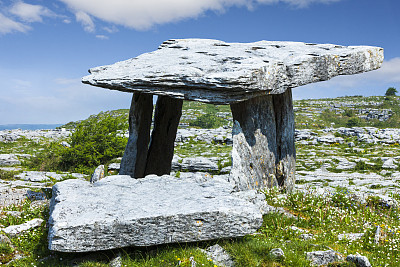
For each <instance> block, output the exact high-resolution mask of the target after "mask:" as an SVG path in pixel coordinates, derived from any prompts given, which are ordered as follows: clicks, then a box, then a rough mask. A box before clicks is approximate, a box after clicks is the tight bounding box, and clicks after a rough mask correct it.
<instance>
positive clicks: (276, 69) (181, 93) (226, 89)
mask: <svg viewBox="0 0 400 267" xmlns="http://www.w3.org/2000/svg"><path fill="white" fill-rule="evenodd" d="M382 62H383V49H382V48H380V47H372V46H340V45H333V44H311V43H301V42H278V41H260V42H255V43H225V42H223V41H219V40H210V39H180V40H168V41H165V42H164V43H163V44H161V45H160V47H159V49H158V50H157V51H154V52H150V53H145V54H142V55H140V56H138V57H135V58H132V59H129V60H126V61H122V62H117V63H115V64H113V65H108V66H102V67H97V68H92V69H90V71H89V72H90V73H91V74H90V75H88V76H86V77H84V78H83V79H82V81H83V83H87V84H91V85H94V86H99V87H104V88H108V89H112V90H119V91H126V92H142V93H148V94H157V95H166V96H169V97H173V98H179V99H186V100H195V101H202V102H208V103H216V104H232V103H236V102H239V101H243V100H247V99H250V98H253V97H257V96H262V95H267V94H282V93H284V92H285V91H286V90H287V89H288V88H294V87H298V86H301V85H305V84H309V83H314V82H318V81H324V80H328V79H330V78H332V77H334V76H337V75H350V74H356V73H361V72H366V71H370V70H374V69H378V68H379V67H380V66H381V64H382Z"/></svg>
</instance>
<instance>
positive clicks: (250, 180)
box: [231, 95, 278, 190]
mask: <svg viewBox="0 0 400 267" xmlns="http://www.w3.org/2000/svg"><path fill="white" fill-rule="evenodd" d="M231 110H232V116H233V121H234V124H233V129H232V137H233V147H232V171H231V179H233V181H234V182H235V184H236V185H237V189H239V190H247V189H258V188H264V187H272V186H278V180H277V178H276V161H277V159H278V152H277V143H276V142H277V139H276V122H275V120H276V119H275V111H274V105H273V96H272V95H267V96H262V97H256V98H252V99H250V100H247V101H243V102H240V103H237V104H232V105H231Z"/></svg>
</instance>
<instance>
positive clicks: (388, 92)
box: [385, 87, 397, 96]
mask: <svg viewBox="0 0 400 267" xmlns="http://www.w3.org/2000/svg"><path fill="white" fill-rule="evenodd" d="M396 94H397V90H396V88H394V87H389V88H388V89H387V90H386V93H385V96H395V95H396Z"/></svg>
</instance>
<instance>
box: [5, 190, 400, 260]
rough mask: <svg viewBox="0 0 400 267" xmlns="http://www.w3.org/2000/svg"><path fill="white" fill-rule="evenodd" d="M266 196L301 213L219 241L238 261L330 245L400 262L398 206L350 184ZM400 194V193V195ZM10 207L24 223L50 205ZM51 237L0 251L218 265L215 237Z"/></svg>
mask: <svg viewBox="0 0 400 267" xmlns="http://www.w3.org/2000/svg"><path fill="white" fill-rule="evenodd" d="M266 196H267V201H268V203H269V204H270V205H273V206H282V207H284V208H285V209H286V210H287V211H289V212H290V213H292V214H294V215H296V216H297V218H288V217H286V216H285V215H282V214H278V213H271V214H268V215H264V223H263V225H262V227H261V228H260V229H259V231H258V233H257V234H255V235H248V236H246V237H244V238H238V239H229V240H219V241H216V242H217V243H218V244H220V245H221V246H222V247H223V248H224V249H225V250H226V251H227V252H228V253H229V254H230V255H231V256H232V257H233V258H234V260H235V262H236V264H237V266H310V262H309V261H307V259H306V256H305V253H306V252H311V251H316V250H328V249H330V248H332V249H334V250H335V251H337V252H339V253H341V254H342V255H343V256H346V255H348V254H355V253H360V254H361V255H364V256H367V257H368V259H369V261H370V262H371V264H372V266H399V264H400V220H399V212H400V210H399V208H398V207H388V206H386V205H383V204H382V201H380V199H379V198H377V197H371V198H368V199H367V202H366V203H365V204H362V203H361V202H358V201H356V200H355V199H353V197H352V194H351V192H348V191H347V190H346V189H344V188H337V189H336V190H335V191H332V192H326V193H325V194H323V195H317V194H315V193H314V192H313V191H308V192H295V193H293V194H281V193H280V192H279V191H278V190H276V189H271V190H268V191H267V192H266ZM396 197H397V198H400V197H399V196H398V195H397V196H396ZM7 210H16V211H20V212H21V215H20V216H18V218H16V219H12V218H11V217H10V215H7V216H6V217H5V218H3V219H2V220H1V221H0V223H1V224H3V225H4V226H7V225H12V224H20V223H22V222H25V221H28V220H30V219H32V218H34V217H40V218H43V219H47V217H48V210H47V208H46V207H43V206H39V207H33V206H32V205H31V203H30V202H28V201H27V202H25V203H23V204H22V205H19V206H12V207H9V208H7ZM378 225H379V226H380V227H381V238H380V239H379V241H378V243H377V244H376V243H375V242H374V237H375V232H376V228H377V226H378ZM293 226H295V227H297V229H301V230H302V231H304V232H307V233H309V234H312V236H313V237H312V239H310V240H303V239H302V238H301V237H300V234H301V233H300V232H299V231H298V230H297V229H296V228H293ZM343 233H363V234H364V236H363V237H362V238H361V239H359V240H356V241H352V240H347V239H342V240H339V238H338V235H339V234H343ZM46 236H47V228H46V227H45V225H42V226H41V227H39V228H36V229H33V230H30V231H27V232H24V233H23V234H22V235H20V236H18V237H14V238H11V242H12V245H13V247H7V246H6V245H2V246H1V247H0V251H1V253H2V254H0V255H2V259H8V258H9V257H12V256H14V254H15V253H16V251H18V254H20V255H23V257H24V258H22V259H19V260H16V261H14V262H12V263H11V264H10V266H69V265H71V264H72V263H75V264H76V266H108V263H109V262H110V261H111V260H112V259H113V258H114V257H116V255H121V260H122V266H138V267H139V266H191V262H192V261H193V260H194V261H195V262H196V263H197V264H198V266H214V263H212V262H211V261H210V260H208V259H207V257H206V256H205V254H203V253H202V252H201V251H200V250H199V249H198V248H205V247H207V246H209V245H212V244H214V242H200V243H190V244H171V245H164V246H156V247H149V248H142V249H138V248H125V249H120V250H113V251H105V252H98V253H86V254H75V253H55V252H50V251H49V250H48V249H47V242H46ZM273 248H281V249H282V250H283V251H284V253H285V257H284V258H283V259H276V258H273V257H272V256H270V254H269V251H270V250H271V249H273ZM7 257H8V258H7ZM336 266H339V265H336ZM340 266H351V265H349V264H348V265H340Z"/></svg>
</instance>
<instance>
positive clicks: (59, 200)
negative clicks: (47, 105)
mask: <svg viewBox="0 0 400 267" xmlns="http://www.w3.org/2000/svg"><path fill="white" fill-rule="evenodd" d="M232 189H233V185H231V184H230V183H228V182H225V181H222V180H213V179H211V180H208V181H205V182H197V181H196V180H195V179H179V178H176V177H172V176H168V175H164V176H155V175H149V176H146V177H145V178H143V179H132V178H131V177H130V176H125V175H118V176H110V177H106V178H105V179H102V180H100V181H99V182H97V183H94V184H90V183H89V182H86V181H81V180H66V181H63V182H59V183H57V184H56V185H54V187H53V197H52V199H51V204H50V219H49V225H50V229H49V235H48V239H49V249H50V250H54V251H61V252H85V251H98V250H106V249H114V248H120V247H127V246H151V245H158V244H165V243H175V242H193V241H203V240H212V239H220V238H231V237H240V236H244V235H246V234H250V233H254V232H255V231H256V230H257V229H258V228H259V227H261V224H262V215H261V212H260V210H259V207H258V206H256V205H255V204H253V203H250V202H248V201H246V200H244V199H241V198H239V197H238V196H237V195H235V194H231V193H232V191H233V190H232Z"/></svg>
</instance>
